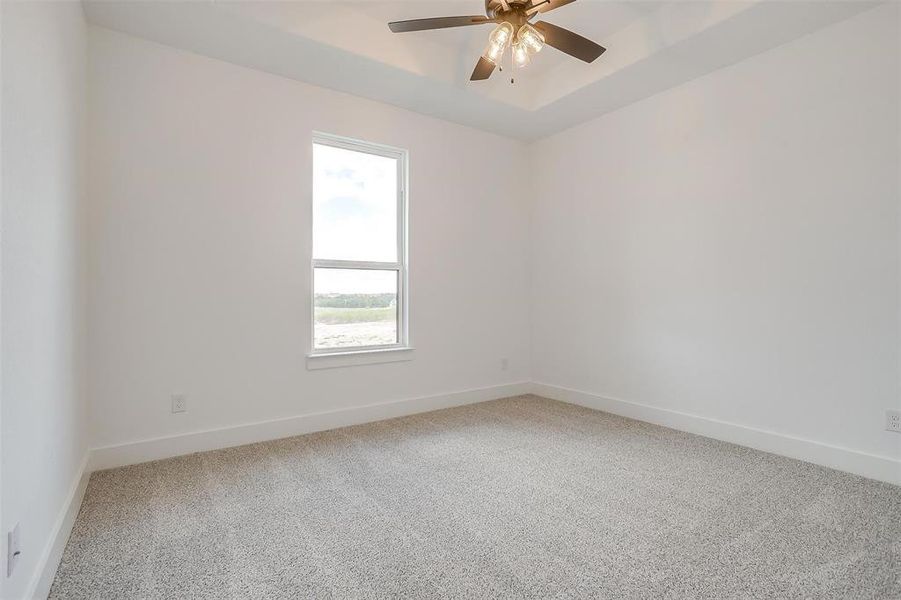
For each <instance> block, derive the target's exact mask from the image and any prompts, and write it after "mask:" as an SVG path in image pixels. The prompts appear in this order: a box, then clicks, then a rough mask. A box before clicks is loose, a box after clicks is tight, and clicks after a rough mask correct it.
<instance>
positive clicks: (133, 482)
mask: <svg viewBox="0 0 901 600" xmlns="http://www.w3.org/2000/svg"><path fill="white" fill-rule="evenodd" d="M388 597H395V598H397V597H402V598H498V597H500V598H717V599H726V598H855V599H857V598H880V599H888V598H901V488H899V487H895V486H891V485H888V484H882V483H878V482H875V481H871V480H867V479H863V478H860V477H855V476H852V475H846V474H843V473H840V472H837V471H832V470H829V469H825V468H820V467H816V466H813V465H810V464H806V463H801V462H797V461H794V460H789V459H785V458H780V457H778V456H774V455H771V454H765V453H762V452H757V451H754V450H749V449H746V448H741V447H739V446H733V445H730V444H726V443H722V442H717V441H713V440H710V439H707V438H703V437H697V436H693V435H689V434H686V433H681V432H678V431H673V430H670V429H665V428H662V427H656V426H653V425H648V424H645V423H641V422H638V421H631V420H628V419H623V418H620V417H616V416H613V415H610V414H606V413H601V412H596V411H592V410H588V409H584V408H580V407H576V406H571V405H568V404H562V403H558V402H554V401H551V400H545V399H542V398H537V397H534V396H523V397H518V398H509V399H505V400H498V401H494V402H486V403H483V404H477V405H472V406H466V407H462V408H456V409H450V410H443V411H438V412H433V413H427V414H422V415H416V416H411V417H406V418H402V419H395V420H392V421H384V422H380V423H373V424H369V425H361V426H357V427H349V428H345V429H340V430H335V431H328V432H324V433H317V434H312V435H306V436H301V437H295V438H289V439H284V440H278V441H273V442H267V443H263V444H255V445H251V446H244V447H241V448H232V449H229V450H220V451H215V452H207V453H203V454H195V455H191V456H185V457H181V458H175V459H171V460H165V461H159V462H155V463H147V464H143V465H137V466H133V467H126V468H122V469H115V470H110V471H103V472H98V473H95V474H94V475H93V476H92V477H91V481H90V484H89V487H88V491H87V495H86V497H85V501H84V505H83V506H82V509H81V513H80V514H79V516H78V520H77V522H76V524H75V529H74V531H73V533H72V536H71V539H70V540H69V544H68V546H67V547H66V550H65V554H64V556H63V560H62V564H61V565H60V568H59V572H58V573H57V576H56V581H55V582H54V584H53V589H52V592H51V598H104V599H113V598H129V599H131V598H179V599H184V598H217V599H219V598H241V599H244V598H292V599H293V598H388Z"/></svg>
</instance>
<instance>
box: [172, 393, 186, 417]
mask: <svg viewBox="0 0 901 600" xmlns="http://www.w3.org/2000/svg"><path fill="white" fill-rule="evenodd" d="M187 410H188V397H187V396H185V395H184V394H172V412H173V414H174V413H183V412H187Z"/></svg>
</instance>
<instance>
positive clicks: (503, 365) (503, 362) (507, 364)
mask: <svg viewBox="0 0 901 600" xmlns="http://www.w3.org/2000/svg"><path fill="white" fill-rule="evenodd" d="M509 368H510V361H509V360H507V359H506V358H502V359H501V371H506V370H507V369H509Z"/></svg>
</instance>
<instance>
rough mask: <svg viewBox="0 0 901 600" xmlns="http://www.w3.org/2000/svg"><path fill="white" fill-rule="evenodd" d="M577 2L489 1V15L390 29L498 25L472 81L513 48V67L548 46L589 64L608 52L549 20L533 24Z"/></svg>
mask: <svg viewBox="0 0 901 600" xmlns="http://www.w3.org/2000/svg"><path fill="white" fill-rule="evenodd" d="M571 2H575V0H485V15H487V16H484V17H483V16H481V15H475V16H468V17H435V18H432V19H412V20H409V21H394V22H392V23H388V27H389V28H390V29H391V31H393V32H394V33H405V32H408V31H425V30H428V29H444V28H447V27H465V26H467V25H484V24H485V23H496V24H497V26H496V27H495V28H494V31H492V32H491V35H489V36H488V46H486V48H485V52H484V53H482V56H481V57H479V62H478V63H476V67H475V69H473V71H472V75H471V76H470V78H469V79H470V80H471V81H477V80H481V79H488V78H489V77H491V73H493V72H494V69H495V67H497V66H499V64H500V61H501V59H502V58H503V56H504V52H505V51H506V49H507V47H508V46H509V47H511V48H512V52H511V54H512V58H513V66H514V67H517V68H521V67H525V66H527V65H528V64H529V63H530V62H531V56H532V54H535V53H536V52H538V51H540V50H541V48H542V47H543V46H544V45H545V44H547V45H548V46H552V47H554V48H556V49H557V50H560V51H561V52H565V53H566V54H569V55H570V56H574V57H576V58H578V59H579V60H584V61H585V62H587V63H590V62H592V61H593V60H594V59H596V58H597V57H598V56H600V55H601V54H603V53H604V51H605V50H606V48H604V47H603V46H600V45H598V44H596V43H594V42H592V41H591V40H589V39H587V38H584V37H582V36H581V35H579V34H577V33H573V32H572V31H570V30H568V29H564V28H562V27H557V26H556V25H552V24H551V23H548V22H546V21H537V22H535V23H530V22H529V21H531V20H532V19H533V18H535V16H536V15H539V14H543V13H546V12H549V11H552V10H554V9H555V8H560V7H561V6H564V5H566V4H570V3H571Z"/></svg>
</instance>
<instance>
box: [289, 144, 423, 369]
mask: <svg viewBox="0 0 901 600" xmlns="http://www.w3.org/2000/svg"><path fill="white" fill-rule="evenodd" d="M312 144H313V145H316V144H320V145H324V146H331V147H333V148H343V149H345V150H352V151H354V152H363V153H366V154H372V155H375V156H383V157H386V158H392V159H395V160H396V161H397V261H396V262H377V261H358V260H335V259H317V258H314V257H313V246H312V244H311V248H310V256H311V267H310V354H309V355H308V357H309V358H310V359H317V360H316V361H315V362H314V363H311V361H308V363H307V364H308V367H309V368H328V367H333V366H343V364H345V363H343V362H340V361H337V362H336V361H335V360H333V359H334V358H336V357H337V358H340V357H343V356H348V357H356V358H357V362H358V364H371V363H373V362H393V361H396V360H409V358H410V356H409V352H408V351H410V350H412V346H411V345H410V323H409V308H410V296H409V289H410V285H409V283H410V282H409V273H408V271H409V267H408V265H409V254H408V246H409V239H410V231H409V218H408V214H409V199H408V197H409V194H408V193H407V190H408V189H409V185H408V175H409V153H408V152H407V151H406V150H404V149H402V148H395V147H392V146H386V145H383V144H376V143H372V142H366V141H363V140H355V139H352V138H347V137H342V136H337V135H332V134H328V133H321V132H318V131H316V132H313V142H312ZM311 147H312V146H311ZM310 199H311V202H310V231H311V240H312V236H313V235H315V234H313V229H314V227H313V218H314V216H313V202H312V200H313V198H312V189H311V195H310ZM316 269H370V270H377V271H396V272H397V343H394V344H384V345H377V346H347V347H343V348H316V307H315V299H316V287H315V276H316ZM320 359H325V360H320ZM351 364H353V363H351Z"/></svg>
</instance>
